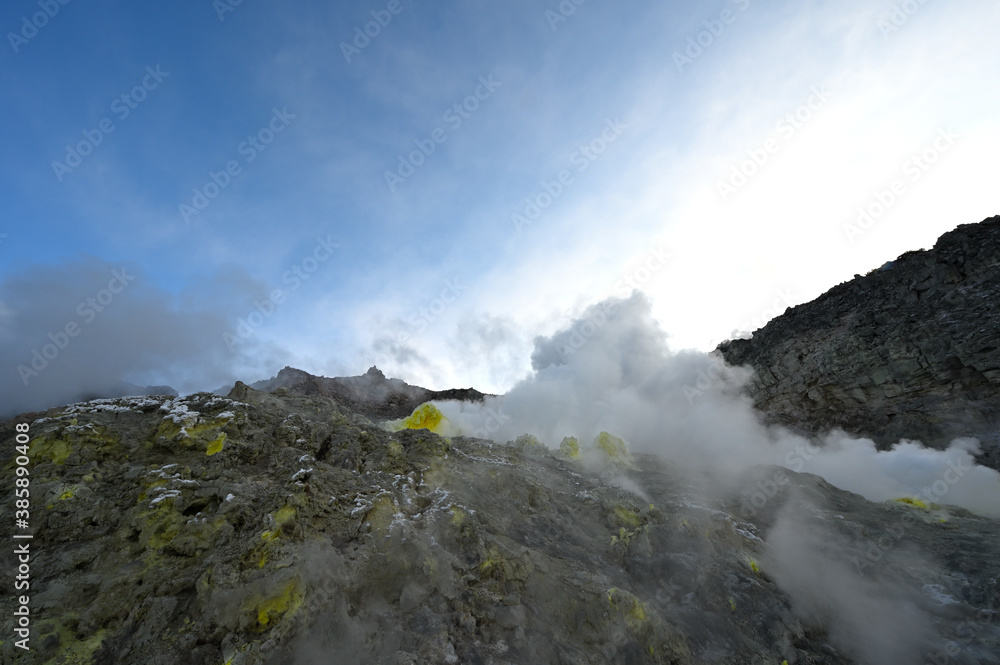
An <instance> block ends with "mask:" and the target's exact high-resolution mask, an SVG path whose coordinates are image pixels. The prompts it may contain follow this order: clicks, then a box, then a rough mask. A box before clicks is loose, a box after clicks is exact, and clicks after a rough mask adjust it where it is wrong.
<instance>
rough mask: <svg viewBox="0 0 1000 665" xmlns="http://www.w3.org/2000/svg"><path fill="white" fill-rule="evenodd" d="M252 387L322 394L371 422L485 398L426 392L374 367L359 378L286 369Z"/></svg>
mask: <svg viewBox="0 0 1000 665" xmlns="http://www.w3.org/2000/svg"><path fill="white" fill-rule="evenodd" d="M252 387H253V388H254V389H255V390H261V391H264V392H273V391H275V390H281V389H284V390H285V391H287V394H290V395H322V396H323V397H329V398H331V399H334V400H336V401H337V402H338V403H339V404H342V405H343V406H345V407H346V408H348V409H350V410H352V411H355V412H356V413H360V414H362V415H364V416H367V417H369V418H372V419H373V420H389V419H394V418H404V417H406V416H408V415H410V414H411V413H412V412H413V410H414V409H415V408H417V407H418V406H420V405H421V404H423V403H425V402H430V401H432V400H459V401H466V402H482V401H483V398H484V397H486V395H485V394H483V393H481V392H479V391H478V390H475V389H474V388H454V389H449V390H428V389H427V388H422V387H420V386H413V385H410V384H408V383H406V382H405V381H402V380H400V379H387V378H386V376H385V374H383V373H382V371H381V370H380V369H379V368H377V367H371V368H369V369H368V371H367V372H366V373H365V374H362V375H361V376H348V377H335V378H327V377H324V376H313V375H312V374H309V373H308V372H304V371H302V370H300V369H295V368H293V367H285V368H284V369H283V370H281V371H280V372H278V374H277V376H275V377H273V378H270V379H266V380H264V381H258V382H257V383H254V384H253V385H252Z"/></svg>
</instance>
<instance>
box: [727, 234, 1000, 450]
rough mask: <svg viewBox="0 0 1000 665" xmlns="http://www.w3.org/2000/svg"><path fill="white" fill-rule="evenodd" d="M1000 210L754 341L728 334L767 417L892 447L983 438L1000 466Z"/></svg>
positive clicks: (786, 318)
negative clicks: (905, 440)
mask: <svg viewBox="0 0 1000 665" xmlns="http://www.w3.org/2000/svg"><path fill="white" fill-rule="evenodd" d="M998 303H1000V217H993V218H990V219H987V220H985V221H983V222H981V223H979V224H965V225H962V226H959V227H958V228H956V229H955V230H954V231H951V232H949V233H946V234H944V235H943V236H941V238H940V239H939V240H938V241H937V243H936V244H935V245H934V247H933V248H932V249H930V250H925V251H915V252H907V253H905V254H903V255H902V256H900V257H899V258H898V259H896V260H895V261H891V262H889V263H887V264H885V265H884V266H882V267H881V268H878V269H877V270H873V271H872V272H870V273H869V274H867V275H865V276H860V275H859V276H856V277H855V279H853V280H851V281H850V282H846V283H844V284H840V285H838V286H836V287H834V288H832V289H830V290H829V291H828V292H826V293H825V294H823V295H822V296H820V297H819V298H817V299H816V300H814V301H812V302H810V303H807V304H804V305H799V306H797V307H793V308H791V309H788V310H786V312H785V313H784V314H783V315H781V316H779V317H777V318H775V319H773V320H772V321H771V322H770V323H768V324H767V325H766V326H765V327H764V328H762V329H760V330H758V331H756V332H755V333H754V334H753V337H752V338H751V339H737V340H731V341H727V342H723V343H722V344H721V345H720V346H719V348H718V351H719V352H720V353H721V354H722V356H723V357H724V358H725V359H726V361H727V362H728V363H729V364H731V365H749V366H750V367H751V368H752V369H753V370H754V372H755V380H754V382H753V383H752V384H751V385H750V386H749V391H750V394H751V396H752V397H753V399H754V401H755V402H756V404H757V406H758V407H759V408H760V409H761V410H762V411H763V412H764V413H765V414H766V417H767V419H768V420H769V421H771V422H774V423H779V424H783V425H787V426H791V427H794V428H799V429H803V430H806V431H810V432H817V431H821V430H826V429H830V428H834V427H840V428H843V429H844V430H846V431H848V432H849V433H852V434H856V435H865V436H868V437H871V438H873V439H874V440H875V442H876V443H877V444H878V445H879V446H881V447H886V446H889V445H891V444H892V443H895V442H896V441H898V440H899V439H900V438H910V439H918V440H920V441H922V442H924V443H925V444H928V445H931V446H935V447H943V446H945V445H947V443H948V442H949V441H950V440H951V439H953V438H955V437H961V436H974V437H977V438H979V439H980V440H981V442H982V444H983V456H982V458H981V462H982V463H984V464H987V465H989V466H992V467H993V468H1000V350H998V349H1000V313H998Z"/></svg>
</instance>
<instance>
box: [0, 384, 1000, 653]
mask: <svg viewBox="0 0 1000 665" xmlns="http://www.w3.org/2000/svg"><path fill="white" fill-rule="evenodd" d="M16 422H25V421H24V420H19V421H14V422H11V423H7V424H6V426H5V427H4V429H3V430H2V431H0V440H2V441H3V445H4V450H11V449H12V448H13V446H14V431H13V428H14V425H15V423H16ZM30 438H31V444H30V451H29V457H30V459H31V465H30V474H31V475H30V479H31V485H30V496H31V499H30V502H31V509H30V512H31V517H30V530H28V531H23V532H24V533H28V532H30V533H31V534H33V536H34V538H33V540H31V541H30V543H31V557H30V578H31V587H30V591H29V592H28V593H29V595H30V605H29V606H30V610H31V621H32V623H31V641H30V646H31V649H32V650H31V651H30V652H25V651H22V650H20V649H18V648H17V647H16V646H15V643H14V638H11V637H9V636H11V635H13V634H14V631H13V623H12V622H13V619H12V613H11V612H10V611H5V612H4V616H3V621H2V624H0V626H2V630H3V633H2V636H0V640H3V643H2V644H0V660H2V662H3V663H32V664H35V663H38V664H45V665H90V664H95V665H104V664H109V665H110V664H112V663H114V664H132V663H134V664H137V665H138V664H143V665H148V664H152V665H173V664H178V665H179V664H183V665H222V664H225V665H250V664H263V663H267V664H273V665H279V664H286V663H288V664H295V665H314V664H315V665H319V664H320V663H337V664H338V665H341V664H343V665H350V664H355V663H366V664H367V663H373V664H374V663H391V664H399V665H404V664H409V665H414V664H420V665H425V664H427V665H430V664H433V665H439V664H441V663H447V664H456V663H463V664H481V665H508V664H512V663H524V664H532V665H537V664H540V663H544V664H557V663H565V664H567V665H568V664H573V665H578V664H581V663H593V664H597V663H636V664H638V663H660V664H662V663H674V664H684V665H688V664H691V665H693V664H707V663H720V664H722V663H725V664H727V665H739V664H747V665H750V664H753V665H763V664H765V663H766V664H769V665H779V664H781V663H787V664H791V665H797V664H805V663H816V664H819V663H824V664H828V665H838V664H847V663H862V662H865V663H867V662H880V663H900V664H901V663H905V662H924V661H923V660H922V658H923V657H924V654H928V656H931V655H932V656H933V657H936V658H947V659H948V660H947V662H949V663H956V664H959V665H967V664H971V663H993V664H996V663H1000V655H998V654H1000V625H998V619H997V611H998V610H1000V585H998V583H997V577H998V575H997V572H998V571H997V568H996V564H997V561H1000V539H997V538H996V534H997V528H998V527H997V522H996V521H995V520H989V519H985V518H980V517H976V516H974V515H972V514H970V513H967V512H965V511H962V510H960V509H953V510H944V509H939V508H936V507H934V506H922V505H914V504H905V503H896V502H890V503H888V504H873V503H869V502H868V501H865V500H864V499H862V498H861V497H859V496H857V495H853V494H849V493H846V492H843V491H840V490H837V489H836V488H834V487H832V486H830V485H828V484H827V483H825V482H824V481H822V480H821V479H819V478H818V477H816V476H810V475H801V474H795V473H792V472H788V471H783V470H776V469H773V468H763V467H760V468H757V469H755V470H752V471H751V472H750V473H748V474H747V475H746V477H745V478H744V481H743V489H742V490H734V491H733V492H731V493H729V494H727V495H726V496H721V497H717V498H716V499H705V498H698V496H699V495H698V493H697V492H696V491H695V488H694V487H693V486H692V484H691V483H692V480H691V478H689V477H688V476H687V474H684V473H682V472H680V471H679V470H678V469H675V468H673V467H672V466H671V465H670V464H669V463H667V462H665V461H663V460H660V459H657V458H653V457H644V456H636V457H635V458H632V457H631V456H630V455H629V454H628V453H627V452H626V451H625V450H624V449H623V448H622V446H621V444H620V441H618V440H615V439H614V438H613V437H604V438H601V439H599V440H598V441H596V442H595V443H596V445H595V446H593V447H592V449H588V446H587V445H586V444H584V445H581V446H579V447H577V446H574V445H573V442H571V441H567V442H566V445H564V446H563V448H562V451H561V452H560V453H553V452H550V451H549V450H547V449H544V448H543V447H541V446H539V445H538V444H537V441H535V440H534V439H533V438H532V437H522V438H520V439H518V440H517V441H514V442H510V443H508V444H495V443H492V442H489V441H484V440H479V439H473V438H464V437H456V438H453V439H451V440H448V439H445V438H442V437H439V436H437V435H436V434H433V433H432V432H430V431H428V430H426V429H420V430H402V431H398V432H389V431H386V430H384V429H381V428H380V427H378V426H376V425H374V424H373V423H372V422H371V421H370V420H368V419H367V418H366V417H364V416H362V415H360V414H357V413H354V412H352V411H351V410H349V409H347V408H345V407H344V406H343V405H342V404H339V403H338V402H336V401H334V400H332V399H330V398H329V397H326V396H324V395H320V394H309V395H293V394H290V391H289V390H287V389H286V390H278V391H277V392H276V393H272V394H269V393H264V392H261V391H256V390H253V389H252V388H249V387H247V386H245V385H242V384H240V385H238V386H237V388H236V389H235V390H234V391H233V393H232V394H231V395H230V396H229V398H221V397H219V396H216V395H211V394H196V395H192V396H189V397H185V398H177V399H169V398H166V397H156V398H151V397H144V398H124V399H117V400H102V401H97V402H91V403H86V404H78V405H73V406H70V407H65V408H61V409H54V410H52V411H50V412H48V413H47V414H45V415H44V417H41V418H38V419H35V420H34V421H33V422H31V423H30ZM581 448H582V449H583V451H584V455H583V457H581V456H580V455H579V453H578V451H579V450H580V449H581ZM588 450H589V452H588ZM588 455H589V458H590V459H591V460H592V461H591V462H590V463H586V462H585V461H584V460H585V459H587V456H588ZM14 468H15V462H14V461H13V460H11V461H10V462H9V463H7V464H6V465H5V466H4V468H3V474H2V475H3V479H4V483H3V485H2V490H0V492H2V496H0V501H2V505H4V506H11V505H13V502H14V496H13V492H14V490H13V488H14V482H13V478H14ZM793 509H796V510H804V511H805V514H806V515H807V517H808V520H809V523H810V524H811V525H813V527H814V528H820V527H821V528H822V529H824V530H825V531H824V532H823V535H821V536H818V540H817V543H814V544H813V546H812V547H809V546H807V545H803V544H801V543H799V544H794V545H793V544H790V543H789V542H788V541H785V540H782V539H781V538H780V537H778V536H773V534H774V533H775V532H778V533H779V534H780V532H781V529H780V528H779V523H781V522H782V520H783V518H782V515H783V514H785V512H786V511H788V510H793ZM801 531H803V530H802V529H793V532H796V533H798V532H801ZM769 534H772V535H769ZM765 540H767V541H768V542H767V543H765ZM794 542H798V541H794ZM0 564H2V566H3V570H4V571H11V570H16V567H17V565H19V564H18V560H17V555H15V554H14V553H13V548H12V547H5V548H3V554H2V555H0ZM796 571H798V572H796ZM796 575H798V577H796ZM799 577H801V578H802V579H799ZM824 585H825V586H824ZM852 585H853V586H852ZM813 587H815V589H813ZM850 588H856V589H857V590H858V592H857V594H856V596H852V595H851V594H850V592H848V593H846V595H845V589H850ZM10 589H11V586H10V585H9V584H8V585H5V586H4V590H3V593H4V594H5V595H4V599H3V602H4V607H5V608H7V607H11V605H12V602H13V599H12V598H11V597H10ZM811 589H813V591H811ZM885 589H894V590H895V591H893V593H895V594H896V595H897V596H898V598H896V600H895V601H893V602H889V600H886V598H887V596H891V595H892V594H887V593H886V592H885V591H884V590H885ZM827 596H830V597H833V598H835V599H839V600H838V601H837V602H840V603H841V605H840V606H838V605H837V604H836V603H834V604H833V605H830V603H828V602H826V601H825V600H824V599H825V598H826V597H827ZM817 599H818V600H817ZM873 603H874V604H873ZM893 603H895V604H893ZM838 607H840V609H838ZM831 608H832V609H831ZM897 614H898V616H899V617H900V618H899V619H898V623H892V621H893V619H891V617H894V616H896V615H897ZM911 615H912V616H911ZM897 638H898V639H900V640H903V639H904V638H905V640H906V641H907V644H906V645H905V646H903V645H901V644H897V642H896V641H895V640H896V639H897ZM908 650H909V651H908ZM911 651H912V653H911ZM933 662H939V661H933ZM941 662H943V661H941Z"/></svg>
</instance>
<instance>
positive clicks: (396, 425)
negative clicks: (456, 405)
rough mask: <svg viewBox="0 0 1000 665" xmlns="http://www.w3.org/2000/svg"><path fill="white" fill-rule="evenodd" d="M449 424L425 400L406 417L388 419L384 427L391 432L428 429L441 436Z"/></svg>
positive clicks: (441, 414) (436, 409) (442, 415)
mask: <svg viewBox="0 0 1000 665" xmlns="http://www.w3.org/2000/svg"><path fill="white" fill-rule="evenodd" d="M450 426H451V422H450V421H449V420H448V419H447V418H445V416H444V414H443V413H441V411H440V410H438V408H437V407H436V406H434V405H433V404H431V403H430V402H425V403H423V404H421V405H420V406H418V407H417V408H415V409H414V410H413V413H412V414H410V416H409V417H408V418H403V419H401V420H390V421H387V422H386V423H385V427H386V428H387V429H389V430H390V431H393V432H398V431H399V430H401V429H429V430H430V431H432V432H434V433H435V434H440V435H442V436H444V435H445V434H446V433H447V431H448V429H449V428H450Z"/></svg>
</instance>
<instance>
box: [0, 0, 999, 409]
mask: <svg viewBox="0 0 1000 665" xmlns="http://www.w3.org/2000/svg"><path fill="white" fill-rule="evenodd" d="M230 1H231V0H230ZM46 11H48V13H49V14H51V16H47V15H45V13H44V12H46ZM373 12H374V14H373ZM378 21H381V23H382V24H379V23H378ZM383 24H384V25H383ZM0 27H2V30H3V33H4V36H5V38H4V43H3V45H2V48H0V85H2V89H3V91H4V92H3V103H2V104H0V120H2V122H0V144H2V146H3V150H4V156H5V158H4V159H3V160H2V161H0V197H2V200H3V201H4V214H3V215H2V217H0V234H3V237H2V241H0V373H2V378H0V389H2V390H3V392H4V393H6V394H7V395H8V400H9V401H10V402H13V403H14V404H17V405H24V406H26V408H27V406H30V405H34V404H36V403H41V402H44V401H45V400H50V401H51V400H53V399H56V400H58V399H59V398H60V397H61V396H62V394H63V393H64V392H66V391H67V390H82V389H85V388H86V387H87V385H90V384H93V383H95V382H97V383H100V382H101V381H105V382H106V381H112V380H114V379H117V378H124V379H126V380H129V381H132V382H135V383H141V384H146V383H168V384H171V385H173V386H175V387H177V388H179V389H180V390H182V391H193V390H198V389H214V388H216V387H218V386H220V385H222V384H223V383H225V382H231V381H232V380H234V379H237V378H239V379H243V380H245V381H248V382H249V381H254V380H257V379H260V378H264V377H267V376H270V375H273V374H274V373H275V372H276V371H277V370H278V369H280V368H281V367H283V366H284V365H293V366H297V367H301V368H303V369H306V370H307V371H311V372H314V373H317V374H326V375H344V374H358V373H361V372H363V371H364V370H365V369H366V368H367V367H368V366H370V365H371V364H373V363H377V364H378V365H379V367H381V368H383V369H384V370H385V371H386V373H388V374H390V375H395V376H400V377H402V378H404V379H406V380H408V381H410V382H413V383H419V384H422V385H427V386H429V387H433V388H445V387H454V386H468V385H474V386H476V387H478V388H480V389H483V390H489V391H495V392H502V391H505V390H507V389H508V388H509V387H510V386H511V385H513V384H514V383H515V382H516V381H517V380H518V379H520V378H522V377H523V376H524V375H525V374H526V373H527V372H528V371H529V369H530V355H531V350H532V344H533V339H534V338H535V337H536V336H538V335H549V334H551V333H553V332H554V331H555V330H558V329H560V328H561V327H563V326H565V325H566V324H567V323H568V322H569V321H570V320H572V319H573V318H574V316H576V315H578V314H579V313H580V312H582V311H583V310H584V309H585V308H586V307H588V306H589V305H592V304H594V303H595V302H598V301H600V300H602V299H603V298H606V297H608V296H612V295H627V294H628V292H629V291H630V289H631V288H632V286H638V287H639V288H641V290H643V291H645V292H646V293H647V294H648V295H649V296H650V298H651V299H652V301H653V304H654V313H655V315H656V317H657V319H658V320H659V321H660V322H661V324H662V326H663V328H664V329H665V330H667V331H668V332H669V333H670V335H671V346H672V347H673V348H675V349H682V348H698V349H702V350H708V349H711V348H713V347H714V346H715V345H716V344H718V342H720V341H722V340H724V339H726V338H727V337H729V336H730V335H731V334H733V332H734V331H740V330H752V329H754V328H756V327H758V326H759V325H762V324H763V323H764V322H766V320H767V319H768V318H770V317H772V316H774V315H775V314H777V313H780V312H781V311H783V310H784V308H785V307H786V306H789V305H794V304H798V303H802V302H806V301H808V300H811V299H812V298H814V297H816V296H817V295H819V294H820V293H822V292H823V291H825V290H826V289H828V288H830V287H831V286H833V285H835V284H837V283H839V282H841V281H844V280H847V279H850V278H851V277H852V276H853V275H854V274H855V273H863V272H867V271H868V270H870V269H872V268H875V267H878V266H879V265H881V264H882V263H884V262H885V261H887V260H890V259H892V258H894V257H896V256H898V255H899V254H901V253H902V252H904V251H907V250H910V249H918V248H921V247H929V246H931V245H932V244H933V242H934V240H935V239H936V238H937V237H938V236H939V235H940V234H941V233H943V232H945V231H948V230H950V229H952V228H954V227H955V226H956V225H958V224H962V223H972V222H977V221H980V220H982V219H983V218H985V217H988V216H992V215H994V214H997V213H998V210H997V203H996V176H997V168H996V163H995V155H996V154H998V151H1000V120H998V118H1000V115H998V113H997V110H998V107H1000V104H998V102H1000V86H997V85H996V81H997V74H998V73H1000V72H998V67H1000V65H998V63H1000V57H998V56H1000V46H998V43H997V40H996V38H995V35H996V32H997V28H998V27H1000V4H998V3H997V2H995V1H991V2H984V1H978V0H970V1H968V2H965V3H962V4H961V5H959V6H955V5H949V4H946V3H941V2H932V1H929V0H928V1H926V2H923V3H920V2H918V1H917V0H911V1H909V2H898V1H895V2H893V1H882V0H877V1H871V0H868V1H866V2H860V1H851V0H847V1H841V2H836V3H835V2H819V1H816V2H765V1H763V0H740V1H739V2H733V1H731V0H726V1H718V2H707V3H681V2H672V3H663V2H636V3H631V4H630V5H629V6H627V7H623V6H621V5H617V4H612V3H609V2H601V1H600V0H586V1H585V2H582V3H580V4H575V3H574V2H572V1H571V0H567V1H565V2H563V3H562V4H561V5H560V3H559V2H556V1H554V0H553V1H552V2H521V1H517V0H514V1H512V2H505V3H487V2H476V1H471V2H463V3H457V2H443V3H424V2H421V1H420V0H416V1H414V0H399V1H398V2H388V0H386V1H382V0H378V1H376V2H370V3H369V2H357V3H320V2H289V3H281V4H278V3H265V2H260V1H256V0H244V1H243V2H242V3H240V4H239V5H230V2H227V0H219V1H218V2H215V3H214V4H213V3H212V2H208V1H207V0H206V1H203V2H180V3H169V4H168V3H154V4H148V3H141V4H138V3H118V2H108V3H101V4H100V5H97V4H94V3H84V2H81V1H80V0H70V1H69V2H67V3H66V4H60V3H59V2H58V0H48V1H46V0H41V2H39V1H38V0H35V1H33V2H21V1H17V2H9V3H5V4H4V6H3V8H2V9H0ZM366 28H367V30H368V31H369V33H370V34H371V35H374V36H371V37H368V38H367V41H366V40H365V38H362V37H358V34H359V33H363V32H364V31H365V29H366ZM355 40H357V41H355ZM345 44H346V45H351V46H353V48H351V46H345ZM123 96H124V97H123ZM108 129H110V131H107V130H108ZM421 146H422V148H421ZM421 149H422V150H423V152H421ZM68 151H69V152H79V153H87V154H86V155H85V156H81V157H80V158H79V162H78V163H77V158H76V156H75V155H73V154H68ZM427 153H429V154H427ZM401 159H402V160H404V161H406V162H408V164H407V165H406V166H404V167H402V169H400V160H401ZM415 164H416V165H415ZM74 165H75V166H74ZM409 167H413V168H412V173H411V172H410V168H409ZM227 168H228V169H229V170H230V172H228V173H227ZM741 169H742V173H740V170H741ZM387 173H389V174H392V173H395V175H396V176H397V177H396V178H393V177H392V176H389V177H388V178H387ZM213 174H214V175H213ZM388 180H392V181H394V182H393V183H392V184H390V182H388ZM894 186H895V193H894V190H893V188H894ZM209 194H211V197H209V196H208V195H209ZM200 196H204V197H205V198H204V199H200V198H199V197H200ZM880 201H881V203H880ZM196 203H197V204H199V206H201V207H202V208H203V209H200V210H198V212H197V214H193V213H191V210H190V209H188V214H185V213H184V210H185V208H183V206H191V208H192V209H193V208H195V204H196ZM206 204H207V205H206ZM883 204H884V205H883ZM533 206H534V207H533ZM880 206H881V208H880ZM859 208H863V209H867V210H870V211H874V212H875V213H879V214H877V215H875V216H874V217H872V218H871V221H864V227H862V226H859V225H858V224H857V220H858V217H859ZM880 210H881V212H880ZM334 245H335V247H334ZM122 269H125V270H126V271H127V274H126V275H125V277H126V278H127V279H125V280H124V284H122V283H120V282H115V283H114V284H111V282H112V280H114V279H115V277H114V273H113V271H115V270H117V271H119V272H120V271H121V270H122ZM129 276H134V278H131V279H128V277H129ZM112 286H113V287H114V288H113V289H111V290H108V289H110V287H112ZM114 290H118V291H119V292H118V293H113V292H112V291H114ZM102 291H107V293H105V294H103V295H102ZM272 297H273V300H272ZM87 298H96V299H97V301H98V302H99V303H100V302H102V301H101V298H103V299H104V301H103V302H106V304H105V305H103V306H102V309H101V311H97V310H96V308H92V307H89V306H86V305H82V304H83V303H86V299H87ZM81 306H82V310H81ZM91 310H92V311H93V317H91V315H90V314H88V311H91ZM74 324H75V325H76V326H77V327H75V328H74V327H73V325H74ZM67 326H70V327H71V329H72V330H74V331H76V334H75V335H73V336H72V337H70V336H69V335H68V334H67V336H66V338H63V337H62V336H61V334H60V331H65V330H66V327H67ZM46 345H52V346H51V347H50V348H49V349H48V350H47V351H48V356H52V357H51V358H49V357H46V358H44V360H45V362H43V361H42V360H39V359H37V357H36V354H35V352H36V351H37V352H38V354H42V355H45V354H44V352H45V351H46V349H45V346H46ZM32 359H35V363H36V364H35V368H34V369H33V370H32V371H34V372H35V374H32V373H31V372H26V371H24V369H23V368H31V367H32V365H31V361H32ZM38 368H41V369H38Z"/></svg>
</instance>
